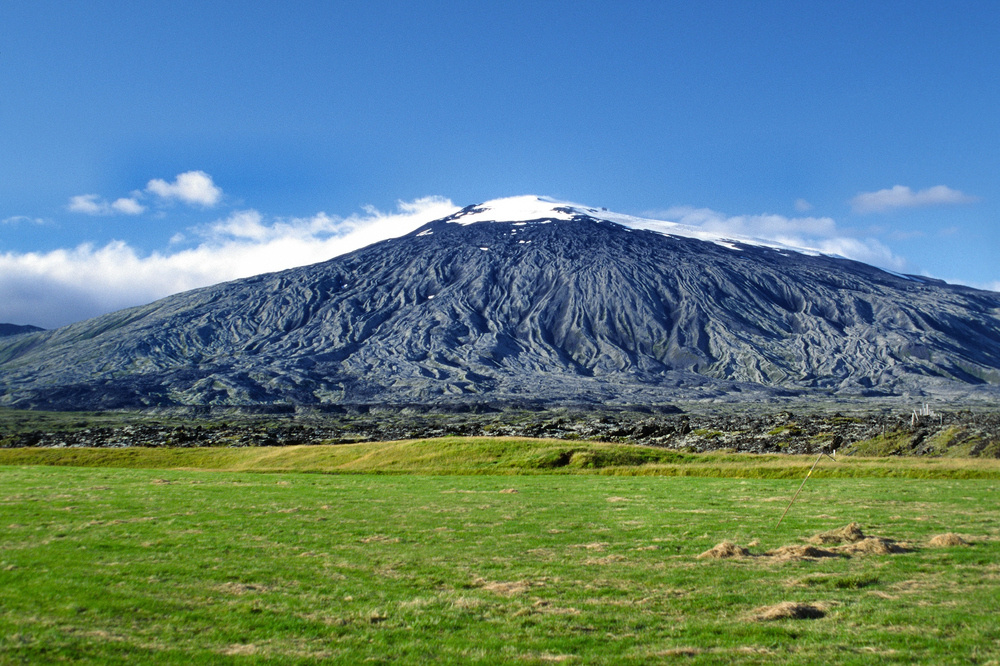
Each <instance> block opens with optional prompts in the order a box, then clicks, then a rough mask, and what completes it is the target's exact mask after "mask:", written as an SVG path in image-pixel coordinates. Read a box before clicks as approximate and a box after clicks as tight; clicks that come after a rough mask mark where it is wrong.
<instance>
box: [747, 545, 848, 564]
mask: <svg viewBox="0 0 1000 666" xmlns="http://www.w3.org/2000/svg"><path fill="white" fill-rule="evenodd" d="M764 554H765V555H766V556H767V557H770V558H772V559H774V560H777V561H779V562H792V561H796V560H816V559H819V558H821V557H839V556H840V553H837V552H834V551H832V550H827V549H825V548H817V547H816V546H810V545H805V546H799V545H793V546H782V547H781V548H775V549H774V550H769V551H767V552H766V553H764Z"/></svg>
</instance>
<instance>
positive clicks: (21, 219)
mask: <svg viewBox="0 0 1000 666" xmlns="http://www.w3.org/2000/svg"><path fill="white" fill-rule="evenodd" d="M0 224H10V225H14V224H47V222H46V221H45V220H44V219H42V218H40V217H28V216H27V215H13V216H11V217H5V218H4V219H2V220H0Z"/></svg>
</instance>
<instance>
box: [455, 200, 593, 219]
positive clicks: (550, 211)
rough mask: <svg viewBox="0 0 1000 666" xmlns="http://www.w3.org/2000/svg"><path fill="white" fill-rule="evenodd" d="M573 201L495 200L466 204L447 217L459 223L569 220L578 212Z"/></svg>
mask: <svg viewBox="0 0 1000 666" xmlns="http://www.w3.org/2000/svg"><path fill="white" fill-rule="evenodd" d="M572 207H573V205H572V204H567V203H562V202H559V201H554V200H552V199H549V198H547V197H539V196H535V195H525V196H520V197H507V198H505V199H493V200H491V201H486V202H484V203H481V204H475V205H473V206H466V207H465V208H463V209H462V210H460V211H458V212H457V213H455V214H454V215H450V216H448V217H447V218H445V219H446V220H447V221H448V222H454V223H456V224H463V225H465V224H475V223H476V222H527V221H530V220H549V219H552V220H570V219H572V218H573V216H574V215H577V214H578V213H575V212H573V211H572Z"/></svg>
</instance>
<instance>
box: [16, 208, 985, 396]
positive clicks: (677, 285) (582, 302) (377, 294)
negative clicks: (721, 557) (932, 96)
mask: <svg viewBox="0 0 1000 666" xmlns="http://www.w3.org/2000/svg"><path fill="white" fill-rule="evenodd" d="M998 389H1000V294H998V293H994V292H988V291H980V290H976V289H972V288H968V287H962V286H955V285H949V284H945V283H943V282H940V281H936V280H929V279H926V278H919V277H915V276H906V275H897V274H893V273H888V272H885V271H882V270H879V269H877V268H874V267H872V266H868V265H866V264H862V263H858V262H855V261H850V260H847V259H842V258H837V257H830V256H824V255H821V254H818V253H815V252H803V251H796V250H794V249H792V248H787V247H783V246H780V245H775V244H769V243H764V242H761V241H755V240H753V239H746V238H732V237H730V238H722V237H718V236H713V235H712V234H710V233H708V232H705V231H704V230H700V229H696V228H691V227H684V226H683V225H678V224H672V223H670V222H658V221H655V220H642V219H638V218H632V217H628V216H624V215H619V214H615V213H610V212H607V211H604V210H602V209H595V208H588V207H582V206H575V205H570V204H561V203H558V202H550V201H547V200H543V199H539V198H537V197H516V198H512V199H502V200H497V201H492V202H487V203H485V204H479V205H475V206H469V207H467V208H464V209H462V210H461V211H459V212H457V213H455V214H453V215H451V216H449V217H446V218H443V219H440V220H436V221H434V222H430V223H429V224H426V225H425V226H423V227H421V228H420V229H417V230H416V231H414V232H412V233H410V234H408V235H406V236H403V237H401V238H396V239H392V240H387V241H383V242H380V243H376V244H374V245H371V246H369V247H366V248H364V249H361V250H358V251H356V252H353V253H351V254H348V255H344V256H341V257H338V258H335V259H332V260H330V261H327V262H324V263H320V264H315V265H312V266H305V267H301V268H295V269H291V270H286V271H282V272H279V273H273V274H267V275H259V276H256V277H252V278H248V279H243V280H237V281H234V282H228V283H225V284H220V285H216V286H212V287H207V288H203V289H197V290H194V291H190V292H186V293H182V294H177V295H174V296H171V297H168V298H165V299H162V300H160V301H157V302H155V303H152V304H150V305H146V306H143V307H137V308H131V309H127V310H122V311H120V312H116V313H113V314H109V315H105V316H102V317H98V318H95V319H91V320H88V321H84V322H80V323H77V324H73V325H70V326H66V327H63V328H60V329H57V330H54V331H45V332H38V333H33V334H30V335H21V336H17V337H14V338H8V339H4V340H0V404H6V405H12V406H19V407H33V408H52V409H70V408H89V409H98V408H117V407H141V406H157V405H176V404H196V405H202V404H248V405H249V404H276V403H277V404H287V403H293V404H318V403H326V404H351V403H354V404H410V403H420V404H442V403H449V402H451V403H454V402H494V403H502V402H514V403H517V402H600V403H630V404H637V403H665V402H668V401H671V400H678V399H716V400H736V399H740V400H754V399H761V400H764V399H770V398H773V397H775V396H833V397H859V396H871V395H874V396H890V395H913V396H918V395H919V396H937V397H942V398H947V399H967V398H975V397H977V396H979V397H982V396H987V397H996V396H998V395H1000V390H998Z"/></svg>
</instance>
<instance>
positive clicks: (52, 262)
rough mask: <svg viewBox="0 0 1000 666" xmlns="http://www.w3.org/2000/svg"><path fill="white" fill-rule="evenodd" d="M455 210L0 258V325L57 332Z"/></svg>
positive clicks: (314, 258)
mask: <svg viewBox="0 0 1000 666" xmlns="http://www.w3.org/2000/svg"><path fill="white" fill-rule="evenodd" d="M457 209H458V207H457V206H455V205H454V204H452V203H451V201H449V200H448V199H444V198H441V197H427V198H423V199H418V200H416V201H412V202H400V203H399V206H398V210H397V211H396V212H391V213H383V212H381V211H378V210H375V209H372V208H369V209H366V211H365V214H363V215H353V216H350V217H347V218H336V217H331V216H329V215H327V214H325V213H317V214H316V215H313V216H312V217H307V218H288V219H277V220H271V221H268V220H266V219H265V217H264V216H263V215H261V214H260V213H259V212H257V211H255V210H245V211H238V212H235V213H233V214H232V215H230V216H229V217H227V218H226V219H223V220H219V221H217V222H215V223H213V224H211V225H208V226H206V227H204V228H198V229H195V230H193V235H194V236H195V237H200V239H201V240H200V241H199V242H198V243H197V244H196V245H194V246H193V247H187V248H179V249H176V250H171V251H165V252H154V253H152V254H149V255H143V254H141V253H139V252H138V251H136V250H135V249H134V248H132V247H130V246H129V245H128V244H126V243H124V242H121V241H115V242H112V243H108V244H107V245H104V246H103V247H95V246H94V245H91V244H85V245H80V246H79V247H76V248H73V249H60V250H54V251H51V252H45V253H36V252H32V253H25V254H20V253H14V252H8V253H5V254H0V303H2V304H3V313H2V315H0V319H2V320H3V321H10V322H13V323H23V324H34V325H36V326H43V327H45V328H54V327H57V326H61V325H64V324H68V323H71V322H73V321H78V320H81V319H85V318H88V317H93V316H97V315H99V314H103V313H105V312H111V311H114V310H118V309H121V308H124V307H129V306H132V305H141V304H144V303H149V302H151V301H153V300H156V299H157V298H161V297H163V296H168V295H170V294H174V293H177V292H180V291H184V290H187V289H193V288H195V287H201V286H205V285H210V284H216V283H218V282H223V281H226V280H232V279H236V278H241V277H248V276H250V275H256V274H259V273H265V272H269V271H277V270H281V269H285V268H291V267H293V266H302V265H306V264H311V263H315V262H319V261H324V260H326V259H330V258H332V257H335V256H338V255H341V254H344V253H347V252H350V251H353V250H356V249H359V248H361V247H364V246H366V245H370V244H371V243H374V242H376V241H379V240H384V239H386V238H392V237H395V236H400V235H403V234H406V233H409V232H410V231H412V230H414V229H416V228H417V227H419V226H420V225H422V224H424V223H426V222H428V221H430V220H433V219H437V218H440V217H444V216H446V215H449V214H451V213H453V212H455V211H456V210H457ZM177 241H178V242H183V239H177ZM81 276H86V280H81Z"/></svg>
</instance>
